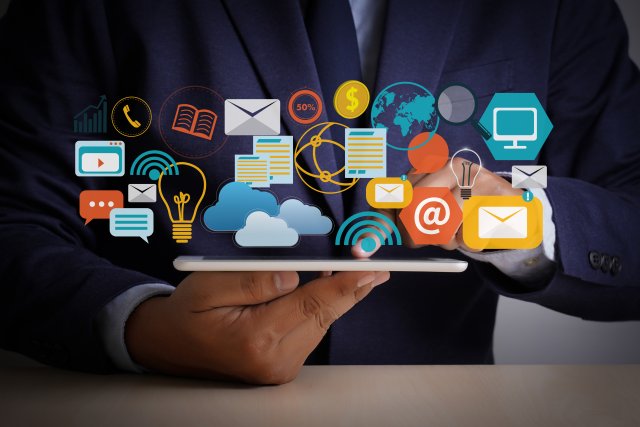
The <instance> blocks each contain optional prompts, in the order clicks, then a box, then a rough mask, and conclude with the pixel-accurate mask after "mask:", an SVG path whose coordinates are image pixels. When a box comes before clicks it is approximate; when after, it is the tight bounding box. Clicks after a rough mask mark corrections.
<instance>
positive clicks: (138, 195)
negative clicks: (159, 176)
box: [127, 184, 157, 203]
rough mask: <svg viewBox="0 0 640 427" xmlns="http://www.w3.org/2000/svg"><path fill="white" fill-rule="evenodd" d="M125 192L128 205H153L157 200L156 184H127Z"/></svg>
mask: <svg viewBox="0 0 640 427" xmlns="http://www.w3.org/2000/svg"><path fill="white" fill-rule="evenodd" d="M127 190H128V191H127V196H128V197H127V199H128V200H129V203H155V202H156V200H157V189H156V184H129V187H128V188H127Z"/></svg>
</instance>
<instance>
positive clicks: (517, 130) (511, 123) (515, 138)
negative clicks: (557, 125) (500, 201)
mask: <svg viewBox="0 0 640 427" xmlns="http://www.w3.org/2000/svg"><path fill="white" fill-rule="evenodd" d="M480 124H481V125H482V126H484V127H485V128H486V129H488V130H489V132H490V133H491V135H492V136H491V138H489V139H486V140H485V142H486V143H487V146H488V147H489V151H491V154H493V157H494V158H495V159H496V160H534V159H535V158H536V157H537V156H538V154H539V153H540V150H541V149H542V145H543V144H544V143H545V141H546V140H547V138H548V137H549V134H550V133H551V129H553V124H552V123H551V120H549V116H547V113H546V112H545V111H544V108H543V107H542V104H540V101H539V100H538V97H537V96H536V94H535V93H496V94H495V95H494V96H493V98H492V99H491V102H489V105H488V106H487V109H486V110H485V111H484V113H483V114H482V117H480Z"/></svg>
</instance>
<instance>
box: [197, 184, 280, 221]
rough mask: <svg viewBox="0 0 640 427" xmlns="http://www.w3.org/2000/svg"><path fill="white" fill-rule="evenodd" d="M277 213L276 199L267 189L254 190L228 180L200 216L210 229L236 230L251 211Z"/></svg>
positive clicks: (272, 214) (273, 214)
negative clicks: (214, 200) (215, 199)
mask: <svg viewBox="0 0 640 427" xmlns="http://www.w3.org/2000/svg"><path fill="white" fill-rule="evenodd" d="M255 211H263V212H266V213H267V214H269V215H271V216H275V215H277V214H278V201H277V200H276V197H275V196H274V195H273V194H272V193H269V192H267V191H260V190H254V189H253V188H251V187H249V186H248V185H247V184H245V183H243V182H230V183H228V184H226V185H225V186H224V187H222V188H221V189H220V194H219V195H218V201H217V202H216V203H215V204H214V205H212V206H210V207H208V208H207V209H206V210H205V211H204V214H203V216H202V220H203V222H204V225H205V226H206V227H207V228H208V229H209V230H211V231H237V230H240V229H241V228H242V227H244V225H245V222H246V220H247V217H248V216H249V214H250V213H251V212H255Z"/></svg>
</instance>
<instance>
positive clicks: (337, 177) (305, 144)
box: [294, 122, 358, 194]
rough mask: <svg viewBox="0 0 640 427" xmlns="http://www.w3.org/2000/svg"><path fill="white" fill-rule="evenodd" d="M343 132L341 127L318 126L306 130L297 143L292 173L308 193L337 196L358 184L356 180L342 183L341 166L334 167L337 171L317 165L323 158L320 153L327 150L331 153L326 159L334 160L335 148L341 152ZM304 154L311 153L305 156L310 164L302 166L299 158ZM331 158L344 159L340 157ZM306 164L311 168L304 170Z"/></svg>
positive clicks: (338, 125) (335, 125) (338, 124)
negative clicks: (310, 190) (294, 168)
mask: <svg viewBox="0 0 640 427" xmlns="http://www.w3.org/2000/svg"><path fill="white" fill-rule="evenodd" d="M347 128H348V127H347V126H345V125H343V124H342V123H336V122H324V123H318V124H317V125H314V126H312V127H310V128H309V129H307V131H306V132H305V133H304V134H302V136H301V137H300V139H299V140H298V143H297V145H296V151H295V154H294V160H295V164H296V172H297V173H298V176H299V177H300V179H301V180H302V182H303V183H304V184H305V185H306V186H307V187H309V188H310V189H312V190H314V191H317V192H318V193H322V194H338V193H342V192H343V191H346V190H348V189H350V188H351V187H353V186H354V185H355V184H356V183H357V182H358V178H353V179H344V170H345V166H344V164H342V166H340V165H338V169H337V170H330V169H328V168H327V167H326V165H323V164H322V163H321V159H323V158H326V156H323V155H322V152H323V151H324V150H330V151H328V152H330V153H331V154H330V158H333V157H334V155H333V153H332V152H333V151H334V150H335V148H336V147H338V148H339V149H340V150H342V151H343V152H344V151H345V148H344V143H343V142H344V134H345V129H347ZM341 141H342V142H341ZM306 152H311V155H310V156H309V155H307V159H309V158H311V159H312V161H311V162H309V161H306V162H305V161H303V160H302V159H301V158H300V157H301V156H302V155H303V153H306ZM326 152H327V151H325V153H326ZM335 157H336V158H342V159H344V156H335ZM309 163H311V164H310V165H309V166H308V169H307V168H305V167H304V165H305V164H309ZM334 169H335V168H334Z"/></svg>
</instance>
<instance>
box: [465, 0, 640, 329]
mask: <svg viewBox="0 0 640 427" xmlns="http://www.w3.org/2000/svg"><path fill="white" fill-rule="evenodd" d="M559 5H560V6H559V10H558V15H557V22H556V25H555V28H556V29H555V34H554V41H553V46H552V52H551V67H550V70H549V76H550V77H549V79H550V81H549V93H548V98H547V99H548V102H547V111H548V113H549V116H550V117H551V120H552V122H553V123H554V126H555V127H554V129H553V131H552V133H551V136H550V138H549V140H548V142H547V143H546V145H545V146H544V148H543V152H542V153H541V159H540V163H542V164H547V165H548V167H549V173H550V175H552V177H550V179H549V182H548V188H547V191H546V193H547V196H548V198H549V201H550V203H551V205H552V208H553V221H554V223H555V226H556V258H557V261H558V269H557V271H556V273H555V275H554V276H553V278H552V279H551V280H549V281H548V282H546V283H542V284H539V285H538V286H536V287H535V288H534V289H531V288H530V289H527V288H525V287H523V286H522V284H519V283H516V282H514V281H513V280H510V279H508V278H506V277H505V276H504V275H502V274H500V273H499V272H498V271H497V270H496V269H495V268H492V267H490V266H482V265H477V266H476V268H478V269H479V270H480V271H481V272H482V273H483V277H484V278H485V280H486V281H487V282H488V283H489V284H491V285H492V286H493V287H494V288H496V289H497V290H498V291H499V292H500V293H502V294H504V295H507V296H510V297H514V298H519V299H522V300H526V301H531V302H535V303H538V304H541V305H544V306H546V307H549V308H551V309H555V310H557V311H560V312H563V313H567V314H571V315H574V316H579V317H582V318H585V319H590V320H611V321H613V320H633V319H640V280H638V278H639V277H640V258H639V255H640V251H639V250H638V247H639V245H640V220H639V219H640V75H639V73H638V69H637V67H636V65H635V64H634V63H633V62H632V61H631V59H630V58H629V55H628V41H627V33H626V28H625V24H624V21H623V19H622V16H621V14H620V12H619V10H618V8H617V6H616V5H615V3H614V2H613V1H612V0H607V1H595V0H588V1H582V0H581V1H577V0H576V1H574V0H571V1H566V0H565V1H560V2H559Z"/></svg>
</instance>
